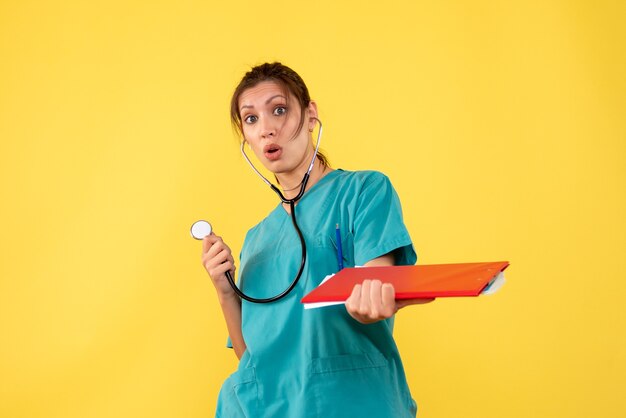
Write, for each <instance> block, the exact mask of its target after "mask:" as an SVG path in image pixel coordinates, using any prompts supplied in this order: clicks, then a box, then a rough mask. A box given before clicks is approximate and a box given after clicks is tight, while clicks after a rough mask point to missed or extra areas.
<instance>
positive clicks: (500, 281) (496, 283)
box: [480, 271, 506, 295]
mask: <svg viewBox="0 0 626 418" xmlns="http://www.w3.org/2000/svg"><path fill="white" fill-rule="evenodd" d="M505 282H506V280H504V272H503V271H501V272H500V273H498V275H497V276H496V278H495V279H493V280H492V281H491V283H490V284H489V286H487V287H486V288H485V290H483V291H482V292H481V293H480V294H481V295H493V294H494V293H496V292H497V291H498V290H500V288H501V287H502V286H504V283H505Z"/></svg>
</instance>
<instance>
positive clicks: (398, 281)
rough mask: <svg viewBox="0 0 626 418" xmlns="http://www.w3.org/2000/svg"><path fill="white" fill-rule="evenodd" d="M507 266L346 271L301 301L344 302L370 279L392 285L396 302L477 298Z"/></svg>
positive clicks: (474, 264) (500, 264)
mask: <svg viewBox="0 0 626 418" xmlns="http://www.w3.org/2000/svg"><path fill="white" fill-rule="evenodd" d="M508 266H509V262H508V261H494V262H483V263H456V264H428V265H416V266H385V267H351V268H345V269H343V270H341V271H339V272H338V273H337V274H335V275H334V276H332V277H330V278H329V279H328V280H326V281H325V282H323V283H322V284H321V285H319V286H318V287H316V288H315V289H313V290H312V291H311V292H309V293H308V294H307V295H306V296H304V297H303V298H302V300H301V302H302V303H305V304H311V303H324V302H340V303H341V302H345V300H346V299H348V297H349V296H350V294H352V289H353V288H354V286H355V285H356V284H360V283H362V282H363V281H364V280H367V279H371V280H374V279H377V280H380V281H382V282H383V283H391V284H393V286H394V289H395V291H396V299H397V300H400V299H415V298H440V297H460V296H478V295H480V294H481V293H482V292H483V291H485V290H486V289H487V288H489V287H490V286H491V285H492V284H493V283H494V282H495V280H496V279H497V278H501V277H502V274H501V273H502V272H503V271H504V270H505V269H506V268H507V267H508Z"/></svg>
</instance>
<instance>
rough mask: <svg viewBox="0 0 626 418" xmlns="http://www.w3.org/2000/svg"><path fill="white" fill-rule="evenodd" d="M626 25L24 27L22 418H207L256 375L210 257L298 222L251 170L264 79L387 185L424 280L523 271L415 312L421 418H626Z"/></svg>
mask: <svg viewBox="0 0 626 418" xmlns="http://www.w3.org/2000/svg"><path fill="white" fill-rule="evenodd" d="M625 20H626V7H625V3H624V2H623V1H599V2H588V1H568V0H562V1H545V0H540V1H539V0H537V1H511V2H508V1H467V2H462V1H457V2H455V1H439V2H437V1H436V2H432V1H409V0H406V1H385V2H380V3H378V4H375V5H368V3H367V2H365V3H364V2H362V1H318V2H296V1H275V2H258V1H257V2H250V1H239V2H232V3H231V2H226V1H220V2H216V1H215V2H201V1H134V2H132V1H131V2H127V1H67V0H65V1H48V2H45V1H26V0H21V1H6V0H5V1H2V2H0V141H1V142H0V211H1V216H0V231H1V237H2V239H1V240H0V257H1V259H0V280H1V281H0V416H1V417H3V418H5V417H6V418H40V417H41V418H42V417H46V418H56V417H59V418H85V417H89V418H99V417H153V418H156V417H206V416H212V414H213V411H214V407H215V400H216V396H217V392H218V390H219V387H220V385H221V383H222V381H223V380H224V379H225V377H226V376H227V375H228V374H229V373H230V372H231V371H232V370H233V369H234V368H235V366H236V361H235V356H234V354H233V353H232V352H231V351H230V350H227V349H225V348H224V342H225V337H226V331H225V326H224V324H223V321H222V317H221V312H220V309H219V307H218V305H217V301H216V298H215V295H214V291H213V289H212V286H211V284H210V282H209V279H208V276H207V275H206V273H205V272H204V271H203V269H202V267H201V265H200V262H199V254H200V245H199V243H198V242H196V241H194V240H192V239H191V238H190V236H189V233H188V229H189V226H190V224H191V222H192V221H194V220H196V219H198V218H207V219H210V220H211V221H212V223H213V224H214V226H215V229H216V232H217V233H219V234H221V235H223V236H224V237H225V239H226V240H227V242H228V243H229V244H230V245H231V246H232V248H233V249H235V252H236V253H238V252H239V249H240V248H241V244H242V240H243V236H244V233H245V231H246V230H247V229H248V228H249V227H250V226H252V225H253V224H254V223H256V222H257V221H258V220H260V219H261V217H263V216H264V214H265V213H267V212H268V211H269V210H270V209H271V208H273V207H274V205H276V197H275V195H274V194H272V193H271V191H270V190H269V189H267V188H266V187H265V186H263V184H262V183H261V182H260V181H259V180H258V179H257V178H256V177H255V176H254V175H253V174H252V172H251V171H250V170H249V168H248V167H247V166H246V165H245V163H244V162H243V160H242V158H241V157H240V155H239V152H238V145H237V144H238V143H237V140H236V139H235V138H234V135H233V133H232V131H231V128H230V125H229V120H228V101H229V98H230V93H231V91H232V89H233V88H234V86H235V84H236V83H237V81H238V79H239V78H240V77H241V76H242V75H243V73H244V72H245V71H246V70H247V69H248V68H249V67H250V66H251V65H254V64H258V63H261V62H264V61H267V60H281V61H283V62H284V63H286V64H288V65H290V66H292V67H293V68H294V69H296V70H297V71H298V72H299V73H300V74H301V75H302V76H303V78H304V79H305V80H306V81H307V83H308V85H309V88H310V90H311V93H312V96H313V97H314V98H315V99H316V100H317V101H318V104H319V108H320V109H321V117H322V120H323V121H324V123H325V137H324V139H323V141H324V143H323V148H324V150H325V151H326V152H327V154H328V155H329V157H330V159H331V163H332V164H333V166H335V167H341V168H345V169H376V170H381V171H383V172H385V173H386V174H387V175H389V177H390V178H391V180H392V181H393V183H394V185H395V186H396V188H397V191H398V193H399V194H400V197H401V199H402V202H403V207H404V212H405V217H406V223H407V225H408V227H409V229H410V232H411V235H412V237H413V239H414V243H415V246H416V249H417V251H418V254H419V256H420V259H419V262H420V263H438V262H463V261H489V260H501V259H506V260H509V261H510V262H511V267H510V268H509V270H508V271H507V279H508V282H507V284H506V286H505V287H504V288H503V289H502V290H501V291H500V293H498V294H497V295H495V296H492V297H482V298H479V299H472V300H468V299H456V300H440V301H437V302H435V303H433V304H430V305H426V306H418V307H412V308H408V309H406V310H403V311H401V312H400V313H399V315H398V319H397V329H396V337H397V341H398V344H399V346H400V350H401V353H402V355H403V358H404V361H405V366H406V370H407V375H408V379H409V383H410V386H411V390H412V393H413V396H414V398H415V399H416V401H417V402H418V405H419V408H420V412H419V414H418V415H419V416H421V417H425V418H444V417H445V418H449V417H461V416H463V417H480V418H491V417H493V418H495V417H498V418H499V417H511V418H513V417H623V416H625V415H626V401H625V400H624V396H623V395H624V388H625V387H626V348H625V347H626V336H625V335H626V333H625V330H626V314H625V308H624V297H625V294H626V269H625V267H624V259H625V256H624V255H625V253H626V216H625V215H626V117H625V116H626V77H625V74H626V58H625V57H626V54H625V45H626V29H625V28H626V26H625V25H624V21H625Z"/></svg>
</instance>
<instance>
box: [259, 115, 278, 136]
mask: <svg viewBox="0 0 626 418" xmlns="http://www.w3.org/2000/svg"><path fill="white" fill-rule="evenodd" d="M261 137H263V138H274V137H276V123H273V121H272V120H271V118H263V119H261Z"/></svg>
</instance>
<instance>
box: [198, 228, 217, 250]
mask: <svg viewBox="0 0 626 418" xmlns="http://www.w3.org/2000/svg"><path fill="white" fill-rule="evenodd" d="M216 239H217V236H216V235H215V234H214V233H213V232H211V233H210V234H209V235H207V236H206V237H204V238H202V254H205V253H206V252H207V251H209V248H211V246H212V245H213V244H214V243H215V241H216Z"/></svg>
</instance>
